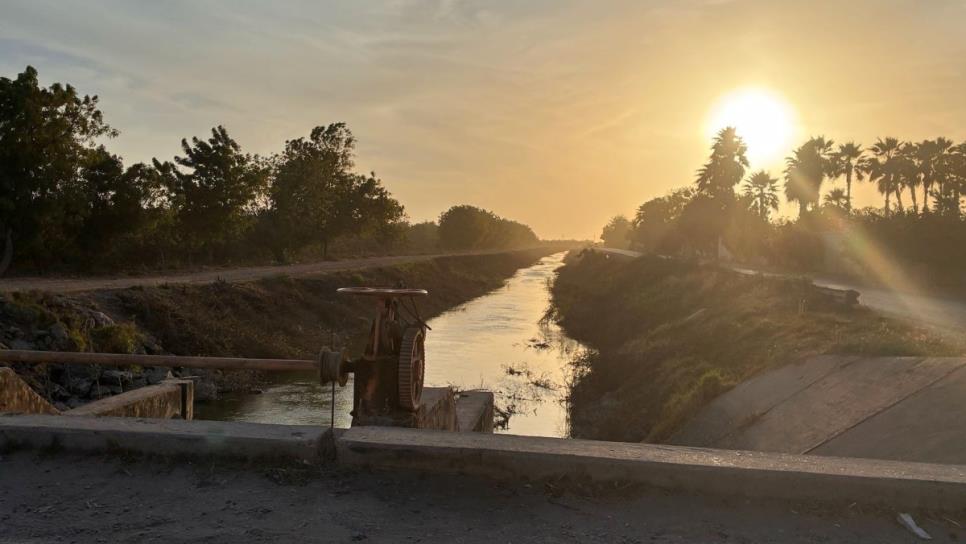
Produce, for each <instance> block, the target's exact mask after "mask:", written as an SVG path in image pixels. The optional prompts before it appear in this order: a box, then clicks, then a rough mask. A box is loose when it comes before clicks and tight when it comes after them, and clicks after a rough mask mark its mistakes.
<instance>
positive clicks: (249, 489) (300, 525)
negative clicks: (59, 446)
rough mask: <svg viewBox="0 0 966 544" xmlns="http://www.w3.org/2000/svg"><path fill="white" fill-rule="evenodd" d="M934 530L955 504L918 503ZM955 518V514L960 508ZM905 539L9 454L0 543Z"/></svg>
mask: <svg viewBox="0 0 966 544" xmlns="http://www.w3.org/2000/svg"><path fill="white" fill-rule="evenodd" d="M916 516H917V519H918V520H919V521H920V523H921V524H922V525H923V527H925V528H926V530H928V531H929V532H930V533H931V534H932V536H933V537H934V539H935V540H936V541H939V542H946V541H957V540H960V539H963V538H966V532H964V531H963V530H962V529H960V528H958V527H957V526H956V523H957V522H959V520H958V519H956V518H955V516H946V518H947V519H943V516H940V515H938V514H933V515H926V514H922V513H919V514H916ZM964 521H966V520H964ZM197 541H203V542H226V543H237V542H263V541H269V542H271V541H282V542H291V541H299V542H439V543H444V542H445V543H447V544H448V543H459V542H485V543H487V544H494V543H498V542H499V543H502V542H581V543H586V542H608V543H610V542H618V543H634V542H821V543H838V542H843V543H844V542H850V543H851V542H878V543H887V542H914V541H916V538H915V537H913V536H912V535H911V534H910V533H909V532H908V531H906V530H905V529H903V528H901V527H900V526H899V525H898V524H897V523H896V521H895V512H887V511H869V510H868V509H866V510H864V511H863V510H862V509H861V508H859V507H857V506H854V505H853V506H852V507H846V506H843V507H841V508H835V509H832V508H830V507H823V508H819V507H815V506H808V505H802V504H791V503H781V502H775V501H769V502H748V501H742V500H723V499H709V498H700V497H689V496H670V495H666V494H661V493H656V492H644V491H640V490H634V491H628V490H625V491H622V492H618V491H613V490H609V491H601V490H596V492H589V491H588V490H583V491H578V492H574V491H568V492H563V493H561V492H559V490H554V489H547V488H545V487H542V486H536V485H534V486H528V485H527V484H524V483H519V482H508V483H496V482H491V481H485V480H476V479H471V478H465V477H457V476H439V475H421V474H415V473H405V474H392V473H383V472H379V473H369V472H358V471H345V470H339V469H334V468H322V469H319V468H317V467H291V466H289V467H256V466H241V465H217V466H208V465H204V464H199V463H198V462H193V463H190V462H186V461H180V462H175V461H169V460H156V459H143V458H142V459H124V458H119V457H100V456H98V457H93V456H78V455H73V454H40V453H36V452H27V451H20V452H13V453H8V454H6V455H4V456H3V457H2V459H0V542H4V543H6V542H18V543H21V542H29V543H34V542H63V543H67V542H165V543H172V542H197Z"/></svg>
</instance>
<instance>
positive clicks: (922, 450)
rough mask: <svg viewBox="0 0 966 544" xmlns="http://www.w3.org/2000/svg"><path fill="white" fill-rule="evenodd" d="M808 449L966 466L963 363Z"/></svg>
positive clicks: (827, 453)
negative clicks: (889, 405) (845, 430)
mask: <svg viewBox="0 0 966 544" xmlns="http://www.w3.org/2000/svg"><path fill="white" fill-rule="evenodd" d="M809 453H814V454H816V455H835V456H846V457H857V456H863V457H874V458H877V459H892V460H904V459H915V460H917V461H924V462H927V463H953V464H960V465H962V464H966V367H964V368H960V369H959V370H956V371H955V372H953V373H952V374H950V375H949V376H948V377H946V378H944V379H942V380H939V381H938V382H936V383H934V384H932V385H930V386H929V387H924V388H922V389H920V390H919V391H918V392H917V393H915V394H914V395H912V396H910V397H908V398H907V399H905V400H904V401H902V402H901V403H899V404H896V405H894V406H892V407H890V408H887V409H885V410H883V411H881V412H879V413H878V414H876V415H874V416H872V417H870V418H869V419H867V420H865V421H863V422H862V423H860V424H858V425H856V426H855V427H853V428H851V429H849V430H848V432H845V433H842V434H840V435H839V436H836V437H835V438H832V439H831V440H829V441H828V442H825V443H824V444H822V445H821V446H819V447H817V448H814V449H813V450H811V451H810V452H809Z"/></svg>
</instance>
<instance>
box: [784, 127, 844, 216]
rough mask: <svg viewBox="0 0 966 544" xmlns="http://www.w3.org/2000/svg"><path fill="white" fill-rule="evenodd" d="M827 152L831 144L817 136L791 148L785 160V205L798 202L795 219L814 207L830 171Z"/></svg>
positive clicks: (831, 169)
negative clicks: (789, 155) (793, 149)
mask: <svg viewBox="0 0 966 544" xmlns="http://www.w3.org/2000/svg"><path fill="white" fill-rule="evenodd" d="M831 153H832V141H831V140H826V139H825V138H824V137H822V136H818V137H815V138H811V139H809V140H808V141H807V142H805V143H804V144H802V145H801V146H800V147H798V148H797V149H795V151H794V152H793V153H792V156H791V157H788V159H786V161H785V162H786V168H785V197H786V198H787V199H788V201H789V202H796V203H798V216H799V217H802V216H804V215H805V213H806V212H807V211H808V210H809V208H810V207H814V206H816V205H817V204H818V201H819V193H820V192H821V189H822V182H823V181H825V177H826V176H827V175H828V174H829V173H830V172H833V171H834V169H833V167H832V160H831Z"/></svg>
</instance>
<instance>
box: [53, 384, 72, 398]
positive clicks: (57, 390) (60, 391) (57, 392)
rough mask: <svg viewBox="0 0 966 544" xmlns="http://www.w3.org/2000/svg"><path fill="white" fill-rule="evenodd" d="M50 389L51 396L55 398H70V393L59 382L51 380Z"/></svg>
mask: <svg viewBox="0 0 966 544" xmlns="http://www.w3.org/2000/svg"><path fill="white" fill-rule="evenodd" d="M48 391H50V398H52V399H55V400H67V399H68V398H70V393H69V392H68V391H67V389H64V387H63V386H61V385H60V384H59V383H55V382H51V383H50V384H49V385H48Z"/></svg>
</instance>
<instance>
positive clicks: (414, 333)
mask: <svg viewBox="0 0 966 544" xmlns="http://www.w3.org/2000/svg"><path fill="white" fill-rule="evenodd" d="M425 339H426V332H425V331H424V330H423V328H422V327H408V328H407V329H406V330H405V332H403V339H402V346H400V350H399V366H398V370H399V382H398V383H399V407H400V408H403V409H405V410H409V411H415V410H416V408H417V407H418V406H419V399H420V397H421V396H422V394H423V372H424V370H425V368H426V367H425V365H426V351H425V348H424V347H423V344H424V341H425Z"/></svg>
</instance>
